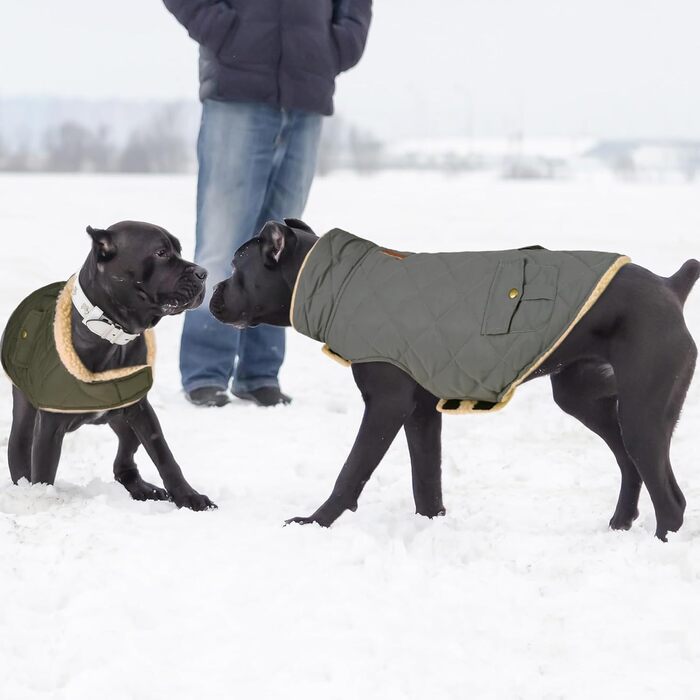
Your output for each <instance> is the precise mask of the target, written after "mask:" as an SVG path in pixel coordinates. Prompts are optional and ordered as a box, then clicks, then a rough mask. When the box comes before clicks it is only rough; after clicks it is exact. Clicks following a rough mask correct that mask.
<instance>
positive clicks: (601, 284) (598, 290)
mask: <svg viewBox="0 0 700 700" xmlns="http://www.w3.org/2000/svg"><path fill="white" fill-rule="evenodd" d="M629 262H631V260H630V258H629V257H627V256H626V255H622V256H620V257H619V258H618V259H617V260H616V261H615V262H614V263H613V264H612V265H611V266H610V267H609V268H608V270H607V271H606V272H605V274H604V275H603V276H602V277H601V278H600V280H599V281H598V284H597V285H596V286H595V289H594V290H593V291H592V292H591V294H590V295H589V297H588V299H586V302H585V303H584V305H583V306H582V307H581V309H580V310H579V312H578V314H576V318H574V320H573V321H572V322H571V323H570V324H569V326H568V328H567V329H566V330H565V331H564V332H563V333H562V334H561V335H560V336H559V338H558V339H557V340H556V341H555V342H554V343H553V344H552V346H551V347H550V348H549V350H546V351H545V352H543V353H542V354H541V355H540V356H539V357H538V358H537V360H535V362H533V363H532V364H531V365H530V366H529V367H528V368H527V369H526V370H525V371H524V372H523V373H522V374H521V375H520V376H519V377H518V378H517V379H516V380H515V381H514V382H513V383H512V384H511V385H510V386H509V387H508V390H507V391H506V393H505V394H503V398H502V399H501V400H500V401H499V402H498V403H497V404H495V405H494V406H493V407H492V408H490V409H488V410H486V411H483V410H474V406H475V405H476V404H477V403H478V401H471V400H465V401H460V404H459V407H458V408H455V409H452V410H446V409H445V408H444V405H445V403H447V402H448V401H454V399H440V401H438V404H437V406H436V409H437V410H438V411H440V413H445V414H447V415H451V414H454V415H461V414H463V413H495V412H496V411H500V410H501V409H502V408H503V407H504V406H506V405H507V404H508V402H509V401H510V400H511V399H512V398H513V394H514V392H515V390H516V389H517V388H518V387H519V386H520V385H521V384H522V383H523V382H524V381H525V380H526V379H527V378H528V377H529V376H530V375H531V374H532V373H533V372H534V371H535V370H536V369H537V368H538V367H540V366H541V365H542V363H543V362H544V361H545V360H546V359H547V358H548V357H549V356H550V355H551V354H552V353H553V352H554V351H555V350H556V349H557V348H558V347H559V346H560V345H561V344H562V343H563V342H564V340H565V339H566V337H567V336H568V335H569V333H571V331H572V330H573V329H574V327H575V326H576V324H577V323H578V322H579V321H580V320H581V319H582V318H583V317H584V316H585V315H586V314H587V313H588V312H589V311H590V310H591V307H592V306H593V304H595V303H596V301H598V299H599V298H600V295H601V294H602V293H603V292H604V291H605V290H606V289H607V286H608V285H609V284H610V282H611V281H612V279H613V277H615V275H616V274H617V273H618V272H619V271H620V268H622V267H623V266H624V265H627V263H629Z"/></svg>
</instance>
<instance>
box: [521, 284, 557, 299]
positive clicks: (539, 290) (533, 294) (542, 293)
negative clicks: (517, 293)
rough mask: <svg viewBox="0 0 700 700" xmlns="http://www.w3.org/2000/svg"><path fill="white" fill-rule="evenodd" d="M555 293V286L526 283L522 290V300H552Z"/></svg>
mask: <svg viewBox="0 0 700 700" xmlns="http://www.w3.org/2000/svg"><path fill="white" fill-rule="evenodd" d="M556 293H557V287H556V285H555V284H548V283H547V282H539V281H538V282H528V284H526V285H525V289H523V299H524V300H525V301H531V300H534V299H554V297H555V296H556Z"/></svg>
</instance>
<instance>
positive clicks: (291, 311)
mask: <svg viewBox="0 0 700 700" xmlns="http://www.w3.org/2000/svg"><path fill="white" fill-rule="evenodd" d="M320 240H321V239H320V238H319V239H318V241H316V243H314V244H313V245H312V246H311V250H310V251H309V252H308V253H307V254H306V257H305V258H304V262H303V263H302V264H301V267H300V268H299V274H298V275H297V281H296V282H295V283H294V289H293V290H292V305H291V306H290V307H289V323H290V324H291V326H292V328H294V330H297V329H296V327H295V325H294V300H295V299H296V297H297V289H298V288H299V281H300V280H301V273H302V272H304V268H305V267H306V263H307V261H308V259H309V258H310V257H311V253H313V250H314V248H315V247H316V246H317V245H318V243H319V241H320Z"/></svg>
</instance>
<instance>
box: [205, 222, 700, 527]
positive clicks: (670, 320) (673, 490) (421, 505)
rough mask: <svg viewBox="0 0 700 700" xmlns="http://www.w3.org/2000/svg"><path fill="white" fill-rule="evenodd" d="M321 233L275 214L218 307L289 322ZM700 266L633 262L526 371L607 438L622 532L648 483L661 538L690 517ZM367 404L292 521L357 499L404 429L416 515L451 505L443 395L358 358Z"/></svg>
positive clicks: (237, 320) (241, 256) (326, 513)
mask: <svg viewBox="0 0 700 700" xmlns="http://www.w3.org/2000/svg"><path fill="white" fill-rule="evenodd" d="M317 240H318V238H317V236H316V235H315V234H314V233H313V232H312V231H311V229H310V228H309V227H308V226H307V225H306V224H304V223H303V222H301V221H298V220H294V219H287V220H285V224H281V223H276V222H269V223H268V224H266V225H265V227H264V228H263V230H262V231H261V233H260V234H259V235H258V236H257V237H256V238H253V239H252V240H250V241H248V242H247V243H246V244H244V245H243V246H242V247H241V248H240V249H239V250H238V251H237V252H236V254H235V256H234V258H233V274H232V276H231V277H230V278H229V279H227V280H225V281H224V282H221V283H220V284H218V285H217V286H216V289H215V292H214V295H213V297H212V300H211V304H210V308H211V311H212V313H213V314H214V315H215V316H216V317H217V318H218V319H219V320H220V321H222V322H224V323H230V324H232V325H234V326H236V327H238V328H246V327H248V326H254V325H256V324H258V323H270V324H274V325H278V326H288V325H290V306H291V302H292V292H293V290H294V286H295V282H296V279H297V276H298V274H299V271H300V269H301V266H302V263H303V262H304V259H305V258H306V255H307V254H308V253H309V251H310V250H311V248H312V247H313V245H314V244H315V243H316V241H317ZM699 274H700V263H698V262H697V261H695V260H689V261H688V262H687V263H685V264H684V265H683V267H681V269H680V270H679V271H678V272H677V273H676V274H674V275H673V276H672V277H670V278H668V279H665V278H662V277H658V276H657V275H655V274H653V273H651V272H649V271H648V270H646V269H644V268H642V267H639V266H637V265H631V264H630V265H625V266H624V267H623V268H622V269H621V270H620V271H619V272H618V273H617V275H616V276H615V277H614V279H613V280H612V282H610V284H609V285H608V287H607V288H606V289H605V291H604V292H603V294H602V295H601V296H600V298H599V299H598V301H597V302H596V303H595V304H594V305H593V307H592V308H591V310H590V311H589V312H588V313H587V314H586V315H585V316H584V318H583V319H582V320H581V321H579V323H578V324H577V325H576V326H575V327H574V328H573V331H572V332H571V333H570V334H569V335H568V336H567V337H566V339H565V340H564V341H563V342H562V343H561V345H559V346H558V347H557V349H556V350H555V351H554V352H553V353H552V354H551V355H550V356H549V357H548V358H547V359H546V360H545V361H544V363H543V364H542V365H541V366H540V367H539V368H538V370H537V371H536V372H534V373H533V374H532V375H531V376H530V377H529V378H533V377H535V376H543V375H550V378H551V382H552V389H553V394H554V400H555V402H556V403H557V404H558V405H559V407H560V408H561V409H563V410H564V411H565V412H566V413H569V414H570V415H572V416H574V417H575V418H577V419H578V420H579V421H581V422H582V423H583V424H584V425H585V426H586V427H587V428H589V429H590V430H592V431H593V432H594V433H596V434H597V435H599V436H600V437H601V438H602V439H603V440H604V441H605V442H606V444H607V445H608V447H610V449H611V450H612V452H613V454H614V455H615V458H616V460H617V463H618V465H619V467H620V471H621V475H622V482H621V487H620V494H619V498H618V502H617V507H616V508H615V512H614V514H613V516H612V518H611V520H610V527H611V528H613V529H615V530H626V529H629V528H630V527H631V525H632V522H633V521H634V520H635V518H636V517H637V516H638V510H637V504H638V499H639V493H640V489H641V485H642V482H643V483H644V484H645V486H646V487H647V489H648V491H649V494H650V496H651V499H652V502H653V505H654V510H655V514H656V523H657V529H656V535H657V537H659V538H660V539H662V540H663V539H665V538H666V534H667V532H668V531H676V530H678V529H679V528H680V526H681V524H682V522H683V513H684V510H685V498H684V497H683V494H682V492H681V490H680V488H679V487H678V484H677V483H676V479H675V477H674V474H673V471H672V469H671V463H670V460H669V446H670V441H671V435H672V433H673V430H674V427H675V425H676V422H677V420H678V417H679V415H680V411H681V407H682V405H683V401H684V399H685V396H686V392H687V389H688V386H689V384H690V381H691V378H692V376H693V371H694V367H695V360H696V355H697V350H696V347H695V344H694V342H693V339H692V338H691V336H690V333H689V332H688V329H687V328H686V325H685V321H684V319H683V303H684V302H685V299H686V297H687V296H688V294H689V292H690V290H691V288H692V287H693V284H694V283H695V281H696V280H697V278H698V275H699ZM352 372H353V376H354V378H355V382H356V384H357V386H358V388H359V389H360V392H361V393H362V398H363V399H364V402H365V413H364V417H363V419H362V424H361V426H360V430H359V433H358V435H357V439H356V440H355V444H354V445H353V447H352V450H351V452H350V455H349V457H348V459H347V461H346V462H345V465H344V466H343V468H342V470H341V472H340V475H339V477H338V480H337V481H336V484H335V487H334V488H333V492H332V493H331V495H330V497H329V498H328V500H327V501H326V502H325V503H323V504H322V505H321V506H320V507H319V508H318V510H316V512H315V513H314V514H313V515H311V516H310V517H306V518H293V519H291V520H289V521H287V522H297V523H312V522H315V523H318V524H319V525H322V526H329V525H330V524H331V523H333V521H334V520H335V519H336V518H338V516H339V515H341V513H343V511H345V510H346V509H349V510H353V511H354V510H355V509H356V508H357V499H358V497H359V495H360V493H361V492H362V489H363V487H364V485H365V484H366V483H367V480H368V479H369V478H370V476H371V474H372V472H373V471H374V469H375V468H376V467H377V465H378V464H379V462H380V461H381V459H382V457H383V456H384V454H385V453H386V451H387V449H388V448H389V445H390V444H391V442H392V441H393V439H394V438H395V436H396V434H397V433H398V432H399V430H400V429H401V427H403V428H404V430H405V432H406V437H407V440H408V447H409V452H410V457H411V468H412V474H413V494H414V498H415V504H416V512H417V513H419V514H421V515H426V516H428V517H433V516H436V515H442V514H444V513H445V509H444V507H443V504H442V485H441V472H440V461H441V456H440V450H441V435H440V434H441V418H442V416H441V414H440V413H438V412H437V411H436V410H435V408H436V404H437V401H438V398H437V397H436V396H434V395H432V394H430V393H429V392H427V391H426V390H425V389H424V388H422V387H421V386H419V385H418V384H417V383H416V382H415V381H414V380H413V379H412V378H411V377H409V375H408V374H406V373H404V372H403V371H402V370H400V369H398V368H397V367H395V366H394V365H392V364H388V363H384V362H367V363H363V364H353V365H352Z"/></svg>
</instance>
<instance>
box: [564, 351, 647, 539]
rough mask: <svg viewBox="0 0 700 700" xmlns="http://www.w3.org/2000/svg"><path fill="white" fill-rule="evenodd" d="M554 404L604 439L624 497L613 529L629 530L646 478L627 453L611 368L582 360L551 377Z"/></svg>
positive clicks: (612, 521) (614, 518)
mask: <svg viewBox="0 0 700 700" xmlns="http://www.w3.org/2000/svg"><path fill="white" fill-rule="evenodd" d="M551 380H552V393H553V396H554V401H555V402H556V404H557V405H558V406H559V408H561V409H562V410H563V411H564V412H566V413H568V414H569V415H570V416H573V417H574V418H576V419H577V420H579V421H581V423H583V425H585V426H586V427H587V428H588V429H589V430H592V431H593V432H594V433H595V434H596V435H598V436H599V437H601V438H602V439H603V440H604V441H605V444H606V445H607V446H608V447H609V448H610V450H611V451H612V453H613V454H614V455H615V459H616V460H617V464H618V466H619V467H620V476H621V482H620V495H619V496H618V499H617V506H616V508H615V512H614V513H613V516H612V518H611V519H610V527H611V528H612V529H613V530H629V529H630V527H632V523H633V522H634V520H635V519H636V518H637V517H638V516H639V511H638V509H637V505H638V503H639V492H640V490H641V486H642V478H641V477H640V476H639V472H638V471H637V467H636V466H635V465H634V462H633V461H632V459H631V458H630V456H629V455H628V454H627V450H626V449H625V445H624V442H623V440H622V433H621V431H620V424H619V421H618V415H617V383H616V381H615V377H614V375H613V373H612V368H611V367H610V365H607V364H601V363H600V362H588V361H581V362H577V363H575V364H573V365H569V366H568V367H566V368H565V369H563V370H562V371H561V372H559V373H558V374H554V375H552V377H551Z"/></svg>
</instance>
